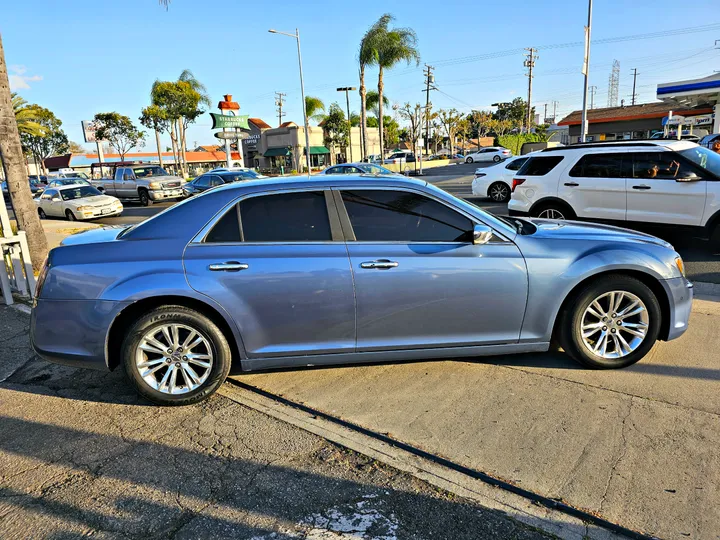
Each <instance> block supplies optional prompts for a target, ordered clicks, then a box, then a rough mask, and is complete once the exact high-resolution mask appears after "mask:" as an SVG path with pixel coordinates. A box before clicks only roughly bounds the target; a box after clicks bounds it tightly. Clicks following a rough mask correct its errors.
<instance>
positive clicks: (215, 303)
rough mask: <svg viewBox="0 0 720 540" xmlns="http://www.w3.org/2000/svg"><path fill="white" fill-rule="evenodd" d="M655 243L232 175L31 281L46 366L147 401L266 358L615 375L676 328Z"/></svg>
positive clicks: (682, 292)
mask: <svg viewBox="0 0 720 540" xmlns="http://www.w3.org/2000/svg"><path fill="white" fill-rule="evenodd" d="M692 296H693V295H692V285H691V284H690V283H689V282H688V281H687V280H686V279H685V276H684V272H683V263H682V260H681V259H680V257H679V256H678V254H677V253H676V252H675V251H674V250H673V248H672V246H670V245H669V244H668V243H666V242H664V241H662V240H659V239H657V238H654V237H652V236H648V235H645V234H641V233H638V232H632V231H627V230H623V229H619V228H615V227H609V226H601V225H591V224H587V225H585V224H580V223H575V222H571V221H553V220H542V219H514V218H512V219H509V218H508V219H506V218H499V217H495V216H492V215H490V214H487V213H485V212H483V211H482V210H480V209H479V208H477V207H475V206H473V205H471V204H469V203H467V202H464V201H462V200H459V199H456V198H455V197H453V196H451V195H449V194H448V193H446V192H444V191H442V190H440V189H438V188H436V187H434V186H432V185H429V184H427V183H425V182H421V181H417V180H410V179H402V178H397V177H389V176H385V177H384V176H377V177H367V176H363V177H360V176H357V177H355V176H353V175H345V176H316V177H313V178H297V177H296V178H289V179H276V180H262V181H250V182H242V183H235V184H229V185H225V186H221V187H218V188H216V189H213V190H209V191H207V192H205V193H203V194H201V195H198V196H197V197H193V198H191V199H187V200H186V201H184V202H182V203H180V204H177V205H176V206H174V207H172V208H170V209H168V210H166V211H165V212H163V213H160V214H158V215H157V216H155V217H153V218H151V219H149V220H147V221H145V222H143V223H141V224H139V225H135V226H133V227H129V228H125V229H122V228H104V229H96V230H91V231H87V232H84V233H81V234H78V235H74V236H71V237H69V238H67V239H66V240H65V242H64V243H63V245H62V246H60V247H58V248H56V249H53V250H52V251H51V252H50V255H49V257H48V260H47V263H46V264H45V266H44V268H43V270H42V272H41V275H40V277H39V279H38V288H37V295H36V297H37V298H36V301H35V306H34V308H33V314H32V329H31V331H32V343H33V347H34V348H35V350H36V351H37V353H38V354H39V355H41V356H43V357H44V358H46V359H48V360H51V361H55V362H60V363H64V364H69V365H73V366H82V367H89V368H97V369H107V370H113V369H116V368H122V369H123V370H124V371H125V372H126V373H127V376H128V378H129V380H130V381H131V383H132V384H133V385H134V386H135V387H136V388H137V390H138V391H139V392H140V394H142V395H143V396H145V397H147V398H148V399H150V400H152V401H155V402H158V403H163V404H188V403H194V402H197V401H200V400H202V399H204V398H206V397H208V396H209V395H211V394H212V393H213V392H215V390H217V388H218V387H219V386H220V384H222V382H223V380H224V379H225V377H226V376H227V374H228V372H229V370H230V366H231V363H232V362H237V363H239V367H240V368H241V369H243V370H245V371H254V370H261V369H269V368H280V367H291V366H311V365H321V364H325V365H327V364H348V363H358V362H378V361H382V362H391V361H396V360H408V359H434V358H458V357H468V356H482V355H500V354H509V353H527V352H541V351H546V350H548V348H549V347H550V344H551V342H556V343H559V344H560V345H561V346H562V348H563V349H564V350H565V352H566V353H567V354H569V355H570V356H571V357H572V358H574V359H576V360H577V361H579V362H581V363H582V364H584V365H585V366H588V367H593V368H619V367H624V366H627V365H629V364H632V363H634V362H637V361H638V360H640V359H641V358H642V357H643V356H645V355H646V354H647V352H648V351H649V350H650V349H651V347H653V345H654V344H655V342H656V341H657V340H658V339H660V340H671V339H674V338H677V337H679V336H680V335H681V334H682V333H683V332H685V330H686V328H687V323H688V317H689V315H690V309H691V303H692Z"/></svg>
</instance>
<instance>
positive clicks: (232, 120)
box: [210, 113, 250, 138]
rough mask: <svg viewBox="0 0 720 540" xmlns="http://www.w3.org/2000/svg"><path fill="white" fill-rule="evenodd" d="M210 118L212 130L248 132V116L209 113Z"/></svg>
mask: <svg viewBox="0 0 720 540" xmlns="http://www.w3.org/2000/svg"><path fill="white" fill-rule="evenodd" d="M210 116H212V120H213V125H212V129H225V128H240V129H247V130H250V125H249V124H248V118H250V115H245V116H230V115H225V114H218V113H210ZM235 138H237V137H235Z"/></svg>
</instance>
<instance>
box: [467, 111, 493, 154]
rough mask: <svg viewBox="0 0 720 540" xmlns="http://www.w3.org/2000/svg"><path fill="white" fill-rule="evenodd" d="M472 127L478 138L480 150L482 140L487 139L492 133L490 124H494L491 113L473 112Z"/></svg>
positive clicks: (469, 117)
mask: <svg viewBox="0 0 720 540" xmlns="http://www.w3.org/2000/svg"><path fill="white" fill-rule="evenodd" d="M468 119H469V120H470V125H471V126H472V130H473V134H474V135H475V136H476V137H477V139H478V143H477V147H478V150H480V139H481V138H482V137H486V136H487V134H488V133H489V132H490V128H491V126H490V122H492V119H493V115H492V113H491V112H489V111H473V112H472V113H471V114H470V115H469V116H468Z"/></svg>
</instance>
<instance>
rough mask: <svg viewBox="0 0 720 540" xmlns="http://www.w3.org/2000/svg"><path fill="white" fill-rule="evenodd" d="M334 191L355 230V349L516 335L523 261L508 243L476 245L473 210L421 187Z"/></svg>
mask: <svg viewBox="0 0 720 540" xmlns="http://www.w3.org/2000/svg"><path fill="white" fill-rule="evenodd" d="M339 193H340V197H336V200H338V201H339V200H340V199H342V203H343V204H342V205H341V207H340V213H341V216H342V219H345V216H344V213H345V212H347V221H346V223H347V224H348V226H349V227H351V229H352V234H351V235H350V236H351V237H354V240H350V241H348V252H349V254H350V262H351V264H352V269H353V275H354V278H355V294H356V298H357V343H358V351H372V350H380V349H413V348H438V347H460V346H472V345H482V344H492V343H513V342H517V341H518V339H519V335H520V328H521V327H522V320H523V314H524V313H525V303H526V300H527V271H526V266H525V261H524V259H523V257H522V255H521V254H520V251H519V250H518V248H517V247H516V246H515V244H513V243H512V242H509V241H507V240H503V239H502V238H500V237H498V238H496V241H491V243H488V244H485V245H474V244H473V243H472V229H473V225H474V222H473V220H471V219H470V218H469V217H468V216H466V215H465V214H463V213H461V212H460V211H458V210H457V209H455V208H451V207H450V206H448V205H446V204H445V203H444V202H441V201H439V200H435V199H432V198H430V197H428V196H427V195H425V194H421V193H417V192H413V191H401V190H386V189H363V188H361V187H358V188H357V189H348V190H340V191H339Z"/></svg>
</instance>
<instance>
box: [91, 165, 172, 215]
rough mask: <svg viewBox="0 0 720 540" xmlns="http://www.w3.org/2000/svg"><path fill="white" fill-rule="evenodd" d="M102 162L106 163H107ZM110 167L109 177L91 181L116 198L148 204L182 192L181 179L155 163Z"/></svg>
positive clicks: (170, 197)
mask: <svg viewBox="0 0 720 540" xmlns="http://www.w3.org/2000/svg"><path fill="white" fill-rule="evenodd" d="M103 165H104V167H108V165H107V164H103ZM104 167H103V168H101V170H103V169H104ZM111 170H114V172H113V173H112V178H103V179H101V180H92V184H93V185H94V186H95V187H96V188H98V189H99V190H100V191H102V192H103V193H107V194H108V195H114V196H116V197H118V198H119V199H125V200H135V201H140V204H142V205H143V206H149V205H151V204H152V203H153V202H155V201H164V200H168V199H178V198H181V197H183V196H184V195H183V189H182V186H183V184H184V183H185V182H184V180H183V179H182V178H180V177H177V176H171V175H169V174H168V173H167V172H166V171H165V169H163V168H162V167H159V166H158V165H143V164H140V165H123V166H120V167H117V166H116V167H111Z"/></svg>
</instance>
